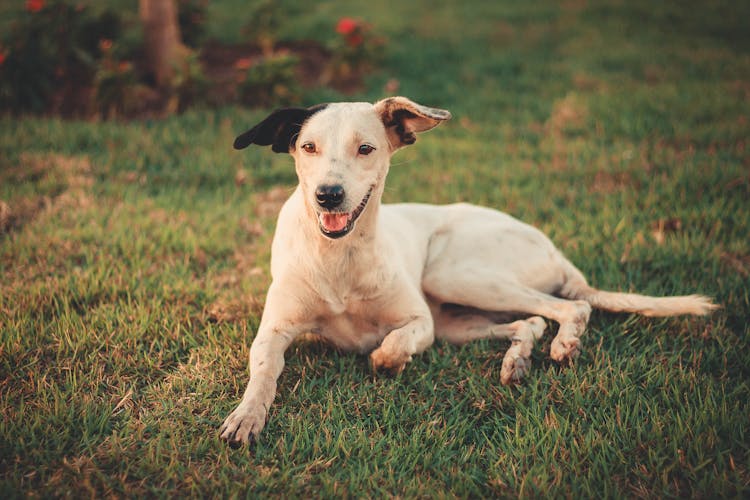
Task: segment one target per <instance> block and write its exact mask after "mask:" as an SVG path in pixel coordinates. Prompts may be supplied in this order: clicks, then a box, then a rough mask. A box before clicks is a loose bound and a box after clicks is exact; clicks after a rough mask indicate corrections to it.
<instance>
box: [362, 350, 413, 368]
mask: <svg viewBox="0 0 750 500" xmlns="http://www.w3.org/2000/svg"><path fill="white" fill-rule="evenodd" d="M409 361H411V356H410V355H409V354H406V353H395V354H394V353H389V352H387V351H386V349H384V348H383V346H380V347H378V348H377V349H375V350H374V351H372V352H371V353H370V366H371V367H372V370H373V371H374V372H378V371H384V372H388V373H391V374H394V375H396V374H398V373H401V372H402V371H403V370H404V368H405V367H406V363H408V362H409Z"/></svg>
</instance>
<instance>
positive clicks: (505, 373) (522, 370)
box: [500, 349, 531, 385]
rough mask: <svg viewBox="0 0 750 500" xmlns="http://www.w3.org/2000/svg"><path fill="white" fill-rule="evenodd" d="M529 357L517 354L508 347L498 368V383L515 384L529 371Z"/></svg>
mask: <svg viewBox="0 0 750 500" xmlns="http://www.w3.org/2000/svg"><path fill="white" fill-rule="evenodd" d="M530 369H531V358H527V357H524V356H519V355H517V354H516V353H513V352H511V350H510V349H509V350H508V352H507V353H506V354H505V358H503V366H502V368H501V369H500V383H502V384H503V385H511V384H517V383H519V382H521V380H523V378H524V377H525V376H526V375H527V374H528V373H529V370H530Z"/></svg>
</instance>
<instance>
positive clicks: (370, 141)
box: [234, 97, 451, 239]
mask: <svg viewBox="0 0 750 500" xmlns="http://www.w3.org/2000/svg"><path fill="white" fill-rule="evenodd" d="M450 116H451V115H450V113H449V112H447V111H444V110H440V109H434V108H428V107H425V106H421V105H419V104H416V103H414V102H412V101H410V100H409V99H406V98H404V97H394V98H389V99H384V100H382V101H379V102H377V103H376V104H374V105H373V104H369V103H336V104H327V105H319V106H315V107H312V108H307V109H302V108H288V109H282V110H278V111H276V112H274V113H272V114H271V115H270V116H269V117H268V118H266V119H265V120H264V121H262V122H261V123H259V124H258V125H256V126H255V127H253V128H252V129H250V130H248V131H247V132H245V133H244V134H242V135H240V136H239V137H237V139H236V140H235V143H234V146H235V148H237V149H242V148H244V147H247V146H248V145H250V144H259V145H272V146H273V150H274V151H276V152H288V153H290V154H291V155H292V156H293V157H294V160H295V165H296V169H297V176H298V178H299V183H300V187H301V189H302V193H303V195H304V198H305V205H306V207H307V210H308V213H309V214H310V216H311V217H315V218H316V219H317V224H318V227H319V229H320V232H321V233H322V234H323V235H324V236H326V237H327V238H331V239H337V238H341V237H343V236H346V235H347V234H349V233H350V232H351V231H352V229H353V228H354V225H355V223H356V222H357V220H358V219H359V218H360V217H361V216H362V215H363V214H364V213H365V212H366V211H367V208H368V206H370V205H371V204H374V203H379V201H380V196H381V195H382V192H383V183H384V182H385V176H386V174H387V173H388V167H389V165H390V157H391V155H392V154H393V152H394V151H396V150H397V149H399V148H401V147H403V146H405V145H408V144H412V143H414V141H415V140H416V136H415V134H416V133H417V132H423V131H425V130H429V129H431V128H433V127H435V126H436V125H438V124H439V123H440V122H442V121H444V120H447V119H449V118H450Z"/></svg>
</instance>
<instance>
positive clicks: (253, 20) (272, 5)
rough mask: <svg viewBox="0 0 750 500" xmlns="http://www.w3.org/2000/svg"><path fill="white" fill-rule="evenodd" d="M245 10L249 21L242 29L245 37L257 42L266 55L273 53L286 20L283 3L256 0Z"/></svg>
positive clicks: (270, 0) (272, 0)
mask: <svg viewBox="0 0 750 500" xmlns="http://www.w3.org/2000/svg"><path fill="white" fill-rule="evenodd" d="M245 12H246V16H247V19H248V21H247V23H246V24H245V25H244V26H243V27H242V30H241V32H242V35H243V37H244V38H245V39H246V40H248V41H250V42H251V43H255V44H257V45H258V46H259V47H260V48H261V51H262V52H263V55H264V56H270V55H272V52H273V48H274V46H275V45H276V42H277V41H278V31H279V28H280V26H281V24H282V22H283V20H284V11H283V10H282V5H281V4H280V3H279V2H278V1H276V0H255V1H253V2H251V3H249V4H248V5H247V8H246V11H245Z"/></svg>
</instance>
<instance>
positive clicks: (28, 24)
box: [0, 0, 121, 112]
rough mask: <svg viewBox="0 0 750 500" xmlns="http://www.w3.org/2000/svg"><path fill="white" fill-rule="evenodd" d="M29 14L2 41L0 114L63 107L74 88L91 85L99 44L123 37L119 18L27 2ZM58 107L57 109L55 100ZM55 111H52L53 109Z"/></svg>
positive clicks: (65, 7) (106, 12)
mask: <svg viewBox="0 0 750 500" xmlns="http://www.w3.org/2000/svg"><path fill="white" fill-rule="evenodd" d="M26 6H27V11H26V12H25V13H24V14H23V16H22V17H21V18H20V19H19V20H18V21H16V22H15V23H14V24H13V25H12V26H11V29H10V37H9V39H7V40H5V41H4V42H3V44H2V45H3V47H4V48H3V49H2V51H1V52H2V53H3V55H4V58H3V60H2V63H0V109H2V110H9V111H11V112H23V111H33V112H41V111H45V110H49V109H50V108H54V107H61V106H64V105H65V101H66V98H69V97H70V96H69V95H66V93H69V92H72V91H73V90H74V88H72V85H68V86H66V85H61V82H70V83H71V84H74V85H78V86H80V85H82V84H83V85H85V84H90V82H91V81H92V79H93V76H94V74H95V73H96V64H97V60H98V59H99V56H100V49H99V41H100V40H102V39H107V40H113V39H116V38H117V37H118V36H119V35H120V33H121V22H120V18H119V16H118V15H117V14H115V13H114V12H112V11H105V12H103V13H101V14H99V15H96V14H94V13H92V12H91V10H90V9H88V8H86V7H80V6H72V5H68V4H66V3H63V2H55V3H51V4H45V2H43V1H41V0H37V1H34V2H27V4H26ZM55 97H57V98H58V101H59V102H58V103H57V104H56V106H53V100H54V98H55ZM53 111H54V109H53Z"/></svg>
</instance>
